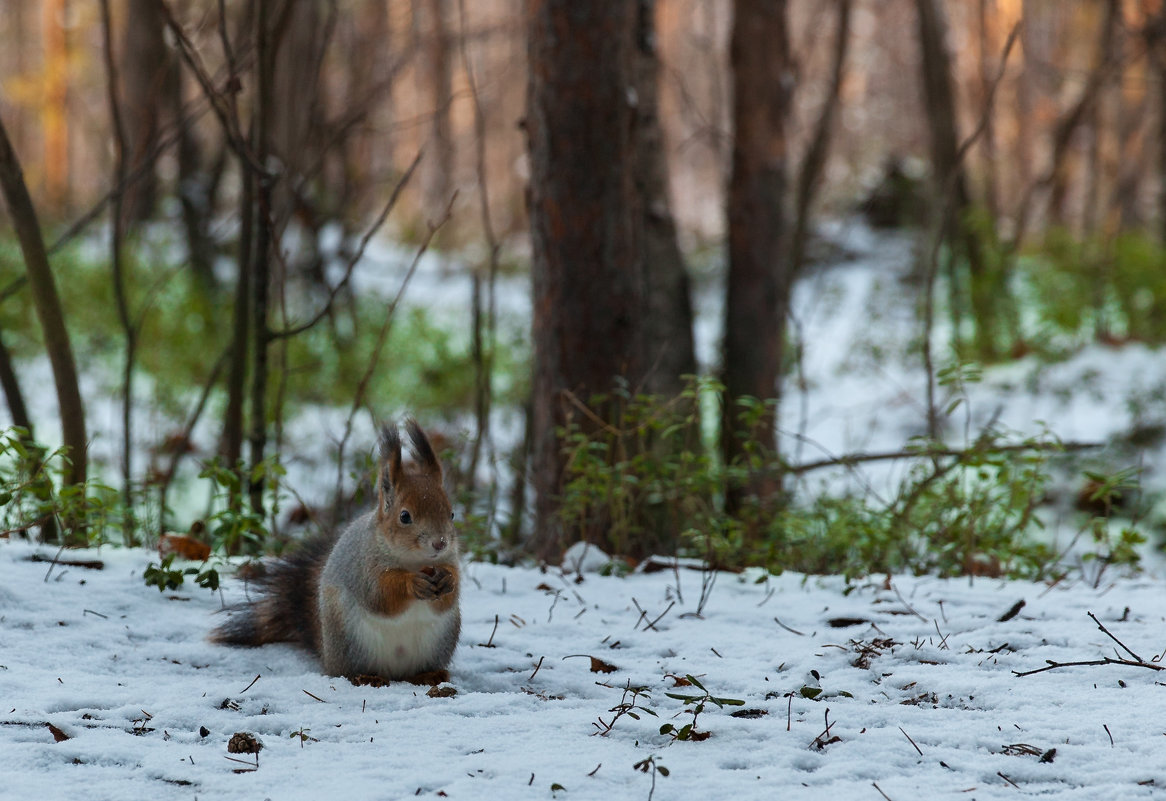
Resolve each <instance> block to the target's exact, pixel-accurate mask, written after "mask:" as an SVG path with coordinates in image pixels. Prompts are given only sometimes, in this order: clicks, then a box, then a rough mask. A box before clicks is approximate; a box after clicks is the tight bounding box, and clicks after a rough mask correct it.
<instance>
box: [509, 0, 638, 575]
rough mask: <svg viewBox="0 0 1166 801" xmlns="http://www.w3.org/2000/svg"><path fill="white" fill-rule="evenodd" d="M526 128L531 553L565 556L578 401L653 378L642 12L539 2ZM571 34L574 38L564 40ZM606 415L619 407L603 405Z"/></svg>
mask: <svg viewBox="0 0 1166 801" xmlns="http://www.w3.org/2000/svg"><path fill="white" fill-rule="evenodd" d="M529 20H530V38H529V42H530V52H529V58H530V71H529V74H530V84H529V102H528V112H527V119H526V129H527V134H528V137H529V143H528V146H529V152H530V164H531V182H530V219H531V240H532V244H533V255H534V259H533V263H532V269H531V272H532V278H533V288H534V293H533V297H534V320H533V340H534V384H533V416H534V421H533V425H534V434H533V437H534V439H533V446H532V476H533V479H534V484H535V492H536V497H535V530H534V532H533V534H532V537H531V540H530V543H529V544H530V547H531V549H532V550H533V551H534V552H535V553H536V554H538V555H539V556H540V557H541V558H543V559H548V560H552V559H557V558H558V556H559V555H560V554H561V552H562V549H563V547H564V546H565V545H566V544H567V543H566V542H565V532H564V531H563V527H562V523H561V521H560V520H559V518H558V514H557V512H558V509H559V494H560V492H561V481H562V476H563V470H564V467H565V464H564V456H563V450H562V442H561V441H560V440H559V437H558V435H557V431H558V430H559V429H560V427H561V426H563V425H565V424H566V422H567V419H568V417H567V415H568V396H569V395H572V394H573V395H574V396H575V397H577V398H578V399H580V400H581V401H582V402H584V403H588V402H589V401H590V400H591V399H592V396H593V395H594V394H596V393H610V392H611V390H612V389H613V387H614V386H615V385H616V384H617V382H619V381H620V380H621V378H622V379H625V380H627V381H628V383H629V385H631V386H633V387H634V386H636V385H637V384H638V382H639V381H640V380H641V379H642V377H643V375H644V370H643V366H642V365H643V358H642V348H643V342H642V333H641V332H642V330H643V318H644V293H643V284H642V278H641V275H640V265H641V263H642V262H641V255H640V254H641V251H640V228H641V224H640V221H641V220H642V209H641V208H640V205H639V203H638V199H637V193H636V191H635V181H634V176H635V170H634V162H635V142H634V138H633V136H632V129H633V125H634V117H635V111H634V109H633V107H632V104H631V103H630V102H629V92H628V88H629V86H631V85H632V81H631V69H632V59H633V58H634V52H633V48H634V41H633V32H634V31H635V24H636V7H635V5H634V4H632V3H579V2H577V0H535V2H533V3H532V6H531V9H530V14H529ZM568 31H569V32H570V35H565V33H564V32H568ZM595 411H596V413H597V415H598V416H599V417H600V418H603V417H605V416H606V415H607V414H608V408H607V407H606V406H604V405H599V406H598V407H597V408H595Z"/></svg>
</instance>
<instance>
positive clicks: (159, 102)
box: [121, 0, 178, 225]
mask: <svg viewBox="0 0 1166 801" xmlns="http://www.w3.org/2000/svg"><path fill="white" fill-rule="evenodd" d="M165 25H166V21H165V18H164V17H163V15H162V11H161V9H160V7H159V5H158V2H157V0H128V2H127V4H126V10H125V25H124V29H123V30H124V33H123V35H122V58H121V74H122V85H123V89H122V96H123V97H124V98H125V103H124V106H125V121H126V125H125V138H126V173H127V174H133V173H134V172H135V171H137V170H139V169H140V168H141V167H142V165H143V164H144V163H145V162H146V161H147V160H152V159H153V158H155V155H154V149H155V144H156V143H157V141H158V135H159V132H160V131H161V128H162V117H163V105H164V103H166V102H167V100H168V98H169V97H170V96H172V95H173V93H174V89H175V84H176V83H177V80H178V62H177V61H176V60H175V59H174V57H173V55H172V54H171V52H170V49H169V48H167V47H166V42H165V40H164V39H163V35H162V32H163V29H164V28H165ZM157 205H158V176H157V173H156V172H155V170H154V169H153V167H152V166H151V168H150V169H147V170H145V171H143V172H142V173H141V175H140V177H139V178H138V179H137V180H136V181H134V182H133V183H130V184H128V185H126V187H125V191H124V196H123V203H122V214H123V217H122V221H123V224H127V225H132V224H134V223H141V222H145V221H146V220H149V219H150V218H151V217H153V216H154V210H155V208H156V207H157Z"/></svg>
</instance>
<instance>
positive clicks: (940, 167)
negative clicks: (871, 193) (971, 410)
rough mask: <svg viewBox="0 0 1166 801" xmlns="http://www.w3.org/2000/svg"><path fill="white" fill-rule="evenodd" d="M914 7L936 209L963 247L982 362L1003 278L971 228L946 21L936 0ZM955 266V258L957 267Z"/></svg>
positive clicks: (992, 352) (992, 343)
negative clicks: (988, 264) (993, 271)
mask: <svg viewBox="0 0 1166 801" xmlns="http://www.w3.org/2000/svg"><path fill="white" fill-rule="evenodd" d="M915 8H916V16H917V21H918V30H919V46H920V50H921V51H922V58H921V59H920V65H921V67H922V78H923V95H924V98H925V101H926V113H927V120H928V129H929V134H930V141H931V165H932V172H933V176H932V179H933V180H932V185H933V192H934V198H935V201H934V203H933V206H934V207H935V208H937V209H943V210H945V211H946V212H947V214H948V217H947V219H946V220H944V221H943V228H944V230H945V232H946V233H947V236H948V241H949V242H950V243H951V244H952V245H953V247H956V248H959V250H960V251H961V252H962V254H963V256H964V257H965V258H966V259H967V266H968V277H969V283H970V285H971V286H970V294H971V308H972V317H973V319H974V320H975V326H976V350H977V352H978V353H979V355H980V356H981V357H982V358H984V359H988V360H992V359H994V358H995V356H996V353H997V343H996V328H997V324H996V319H997V315H996V304H997V302H998V300H999V298H998V295H999V293H1000V292H1001V291H1002V288H1003V280H1002V277H1001V276H989V275H987V272H986V269H985V264H984V256H983V252H982V248H981V245H980V242H979V239H978V238H977V236H976V234H975V233H974V232H973V231H972V230H971V229H970V228H969V226H968V213H969V212H970V211H971V208H972V199H971V193H970V192H969V190H968V183H967V179H966V177H965V174H964V169H963V164H962V163H961V161H960V158H959V155H958V153H959V134H958V131H957V129H956V107H955V103H956V101H955V87H954V86H953V83H952V61H951V56H950V54H949V53H948V50H947V21H946V19H945V18H944V15H943V11H942V9H941V8H940V6H939V5H938V4H937V2H936V0H916V3H915ZM955 263H956V262H955V260H954V259H953V260H952V265H953V268H954V265H955ZM953 275H954V274H953ZM957 284H958V282H957V281H955V280H953V281H952V282H951V286H952V287H953V289H954V287H955V286H957ZM953 308H954V304H953Z"/></svg>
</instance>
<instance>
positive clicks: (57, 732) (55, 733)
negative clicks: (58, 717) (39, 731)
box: [45, 723, 69, 743]
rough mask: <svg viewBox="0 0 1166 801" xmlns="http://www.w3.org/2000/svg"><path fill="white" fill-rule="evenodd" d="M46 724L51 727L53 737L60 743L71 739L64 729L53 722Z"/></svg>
mask: <svg viewBox="0 0 1166 801" xmlns="http://www.w3.org/2000/svg"><path fill="white" fill-rule="evenodd" d="M45 725H46V726H48V727H49V732H51V733H52V735H53V739H54V740H56V741H57V742H58V743H63V742H65V740H68V739H69V735H67V734H65V733H64V732H63V731H61V730H60V729H58V728H57V727H56V726H54V725H53V724H51V723H46V724H45Z"/></svg>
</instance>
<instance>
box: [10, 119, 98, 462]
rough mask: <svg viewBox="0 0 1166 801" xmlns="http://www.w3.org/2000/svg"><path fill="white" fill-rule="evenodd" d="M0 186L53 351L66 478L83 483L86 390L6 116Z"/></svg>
mask: <svg viewBox="0 0 1166 801" xmlns="http://www.w3.org/2000/svg"><path fill="white" fill-rule="evenodd" d="M0 191H2V192H3V194H4V200H5V203H6V204H7V206H8V213H9V215H10V217H11V218H12V227H13V228H14V229H15V230H16V235H17V237H18V238H19V240H20V249H21V252H22V253H23V254H24V264H25V268H26V269H27V273H28V284H29V288H30V290H31V292H32V299H33V305H34V306H35V308H36V314H37V317H38V318H39V320H40V324H41V330H42V331H43V333H44V338H45V349H46V350H47V351H48V356H49V363H50V364H51V365H52V369H53V380H54V382H55V384H56V389H57V402H58V404H59V405H60V412H61V431H62V434H63V437H64V445H65V447H66V448H67V449H68V453H69V459H70V461H71V464H70V467H69V472H68V474H67V475H66V480H67V481H68V483H70V484H73V485H80V484H84V483H85V477H86V473H87V467H88V449H87V445H88V443H87V441H86V438H85V406H84V404H83V403H82V402H81V391H80V389H79V388H78V385H77V367H76V364H75V362H74V361H73V349H72V346H71V345H70V344H69V332H68V331H67V330H66V328H65V316H64V313H63V311H62V310H61V299H60V296H59V295H58V294H57V285H56V281H55V280H54V279H53V271H52V268H51V267H50V266H49V259H48V256H47V255H46V253H45V243H44V240H43V239H42V238H41V231H40V223H39V222H38V221H37V217H36V209H35V208H34V207H33V205H32V198H31V197H29V194H28V187H27V186H26V185H25V183H24V176H23V173H22V171H21V168H20V162H19V161H18V160H17V158H16V153H15V152H14V151H13V149H12V143H11V142H9V141H8V132H7V131H6V130H5V128H4V123H3V121H0Z"/></svg>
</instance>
